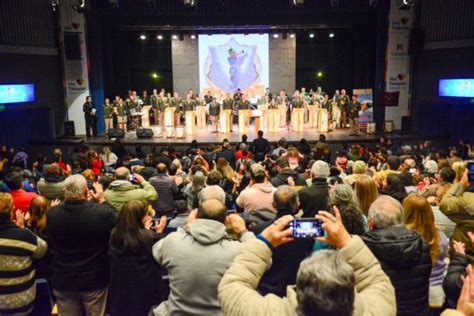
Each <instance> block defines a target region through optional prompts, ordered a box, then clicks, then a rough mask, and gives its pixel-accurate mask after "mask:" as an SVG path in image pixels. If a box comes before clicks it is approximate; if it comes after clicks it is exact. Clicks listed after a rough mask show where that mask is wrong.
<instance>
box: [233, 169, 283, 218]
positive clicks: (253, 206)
mask: <svg viewBox="0 0 474 316" xmlns="http://www.w3.org/2000/svg"><path fill="white" fill-rule="evenodd" d="M275 190H276V189H275V187H273V186H272V184H271V183H269V182H267V181H266V174H265V167H263V166H262V165H260V164H253V165H252V166H251V167H250V183H249V185H248V186H247V188H246V189H244V190H243V191H242V192H240V195H239V196H238V197H237V200H236V202H235V203H236V204H237V206H239V207H241V208H243V209H244V210H245V211H246V212H253V211H257V210H260V209H269V210H273V211H275V208H274V207H273V204H272V203H273V194H274V192H275Z"/></svg>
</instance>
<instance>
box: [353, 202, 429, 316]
mask: <svg viewBox="0 0 474 316" xmlns="http://www.w3.org/2000/svg"><path fill="white" fill-rule="evenodd" d="M402 219H403V207H402V205H401V204H400V202H399V201H397V200H396V199H394V198H392V197H390V196H387V195H382V196H380V197H379V198H378V199H377V200H375V202H374V203H373V204H372V206H371V207H370V209H369V217H368V226H369V231H368V232H367V233H366V234H365V235H364V236H363V237H362V238H363V240H364V242H365V244H366V245H367V247H368V248H369V249H370V251H371V252H372V253H373V254H374V256H375V257H376V258H377V259H378V260H379V262H380V264H381V266H382V269H383V270H384V272H385V273H386V274H387V275H388V277H389V278H390V281H391V282H392V284H393V287H394V288H395V294H396V299H397V315H429V302H428V297H429V294H428V293H429V278H430V274H431V257H430V250H429V248H428V245H427V243H426V242H425V241H424V240H423V238H422V237H421V236H420V235H419V234H418V233H417V232H415V231H412V230H408V229H406V228H405V227H404V226H403V221H402Z"/></svg>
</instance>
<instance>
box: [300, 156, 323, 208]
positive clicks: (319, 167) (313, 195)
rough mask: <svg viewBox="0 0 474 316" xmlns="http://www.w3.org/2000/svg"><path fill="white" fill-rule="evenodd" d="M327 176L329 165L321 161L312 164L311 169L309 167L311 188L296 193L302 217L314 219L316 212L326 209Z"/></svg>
mask: <svg viewBox="0 0 474 316" xmlns="http://www.w3.org/2000/svg"><path fill="white" fill-rule="evenodd" d="M328 176H329V165H328V164H327V163H326V162H324V161H322V160H318V161H316V162H314V164H313V167H311V177H312V183H311V186H310V187H308V188H304V189H301V190H300V191H299V192H298V195H299V199H300V203H301V209H302V210H303V216H304V217H314V215H316V214H317V213H318V211H320V210H325V209H327V207H328V196H329V187H328V182H327V178H328Z"/></svg>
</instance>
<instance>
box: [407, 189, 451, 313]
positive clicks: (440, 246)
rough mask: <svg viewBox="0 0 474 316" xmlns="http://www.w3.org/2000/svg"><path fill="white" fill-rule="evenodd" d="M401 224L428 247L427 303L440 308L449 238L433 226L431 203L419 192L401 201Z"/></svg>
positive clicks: (443, 299) (442, 297)
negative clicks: (428, 289)
mask: <svg viewBox="0 0 474 316" xmlns="http://www.w3.org/2000/svg"><path fill="white" fill-rule="evenodd" d="M403 224H404V225H405V227H406V228H408V229H412V230H414V231H416V232H417V233H419V234H420V235H421V237H423V239H424V240H425V241H426V243H427V244H428V246H429V247H430V257H431V262H432V264H433V268H432V269H431V275H430V292H429V303H430V307H431V308H433V309H438V310H440V309H441V308H442V307H443V305H444V301H445V294H444V291H443V279H444V274H445V272H446V262H445V259H446V257H447V256H448V247H449V240H448V237H446V235H445V234H444V232H443V231H442V230H441V228H439V227H436V226H435V219H434V216H433V211H432V209H431V205H430V204H429V203H428V201H427V200H426V199H425V198H424V197H422V196H421V195H419V194H410V195H409V196H408V197H407V198H406V199H405V200H404V201H403Z"/></svg>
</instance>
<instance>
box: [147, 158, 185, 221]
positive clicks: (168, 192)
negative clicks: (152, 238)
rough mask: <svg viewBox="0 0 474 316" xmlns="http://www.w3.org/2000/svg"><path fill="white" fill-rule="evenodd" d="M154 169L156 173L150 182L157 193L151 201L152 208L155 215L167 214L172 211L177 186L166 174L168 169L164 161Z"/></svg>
mask: <svg viewBox="0 0 474 316" xmlns="http://www.w3.org/2000/svg"><path fill="white" fill-rule="evenodd" d="M156 170H157V174H156V175H155V176H153V177H152V178H150V184H151V185H152V186H153V187H154V188H155V190H156V193H157V194H158V198H157V199H156V200H155V201H154V202H153V208H154V209H155V212H156V214H157V216H162V215H167V216H168V215H170V214H171V213H172V212H173V211H174V201H175V198H176V197H177V195H178V186H177V185H176V183H175V182H174V181H173V180H172V179H171V178H170V177H168V175H167V174H166V173H167V171H168V169H167V167H166V165H165V164H164V163H159V164H158V166H157V167H156Z"/></svg>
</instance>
